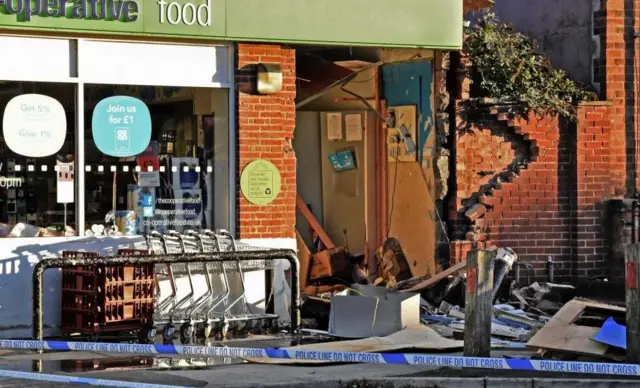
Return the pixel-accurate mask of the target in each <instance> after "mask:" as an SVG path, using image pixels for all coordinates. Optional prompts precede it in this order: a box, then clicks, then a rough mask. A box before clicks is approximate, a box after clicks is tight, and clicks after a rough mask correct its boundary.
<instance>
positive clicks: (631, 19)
mask: <svg viewBox="0 0 640 388" xmlns="http://www.w3.org/2000/svg"><path fill="white" fill-rule="evenodd" d="M593 6H594V15H593V24H594V25H593V30H594V35H595V39H596V42H597V43H598V44H597V46H596V47H598V48H599V52H596V55H595V59H594V63H593V72H594V74H593V78H594V82H595V83H596V84H597V85H599V86H600V91H601V93H600V97H601V99H602V100H607V101H610V102H611V103H612V108H611V109H612V111H611V112H612V115H611V119H612V121H613V127H612V129H611V141H610V149H611V160H610V174H611V177H612V185H613V187H614V189H615V192H616V194H622V195H624V194H626V195H627V196H629V195H633V194H634V192H635V188H636V187H638V183H639V182H640V174H638V173H637V171H638V165H637V163H636V159H637V153H638V144H637V131H636V129H635V128H636V125H637V120H638V119H639V117H638V95H637V90H638V87H637V86H638V85H637V82H636V80H637V79H639V78H638V70H637V68H638V63H639V62H638V61H639V60H640V57H638V55H637V52H638V51H637V50H636V55H634V52H633V49H634V46H635V47H636V48H637V47H638V45H637V42H635V41H634V38H633V35H634V32H635V31H636V30H637V28H638V20H640V0H596V1H594V2H593Z"/></svg>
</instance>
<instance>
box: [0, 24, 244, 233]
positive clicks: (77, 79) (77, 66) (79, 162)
mask: <svg viewBox="0 0 640 388" xmlns="http://www.w3.org/2000/svg"><path fill="white" fill-rule="evenodd" d="M4 37H12V36H11V35H0V39H3V38H4ZM20 37H21V38H25V37H24V36H20ZM29 38H31V37H29ZM32 38H38V39H42V38H43V37H38V36H34V37H32ZM46 39H56V40H61V39H62V40H66V41H69V42H70V46H72V47H75V50H73V49H71V50H70V53H69V55H70V61H71V66H70V72H71V73H72V74H69V76H68V77H50V76H47V75H46V74H44V75H43V76H36V77H32V78H35V79H29V80H26V79H14V78H12V77H11V75H10V74H6V75H3V77H2V80H3V81H22V82H51V83H66V84H75V85H76V91H75V93H76V137H75V153H76V155H75V165H76V171H75V180H76V182H75V184H76V198H75V199H76V203H75V212H76V232H77V236H78V237H83V236H84V235H85V230H86V228H87V225H85V211H86V196H85V141H84V130H85V125H84V122H85V120H84V118H85V115H84V86H85V84H86V83H91V84H96V83H99V82H95V80H91V82H88V81H87V80H85V79H83V77H82V67H81V61H80V60H79V58H80V56H81V53H80V52H81V50H82V45H83V43H84V42H86V41H88V40H92V41H96V40H99V39H78V38H68V37H67V38H64V37H63V38H50V37H46ZM103 41H109V40H103ZM110 41H111V42H113V40H110ZM117 42H120V43H133V41H132V42H127V41H122V40H118V41H117ZM137 43H140V42H137ZM146 43H147V44H157V45H180V44H179V43H168V42H146ZM182 45H184V44H182ZM197 46H220V47H225V48H226V49H227V62H228V63H227V66H228V68H227V69H228V75H227V77H228V78H227V81H228V82H225V83H207V84H202V85H193V84H192V85H171V86H176V87H203V88H216V89H227V90H228V98H229V112H227V114H228V118H229V145H228V147H229V161H228V172H229V182H228V185H229V192H228V198H229V214H228V216H227V218H228V223H229V232H231V234H232V235H233V236H236V203H237V198H236V195H237V192H236V172H237V171H236V168H237V167H236V155H237V154H236V152H237V151H236V141H237V140H236V137H237V134H236V100H235V95H236V89H235V47H234V45H233V44H213V43H210V44H208V45H205V44H198V45H197ZM74 72H75V74H73V73H74ZM5 77H6V78H5ZM111 84H112V83H109V85H111ZM154 86H157V85H154ZM79 107H82V108H81V109H79ZM25 167H26V166H25Z"/></svg>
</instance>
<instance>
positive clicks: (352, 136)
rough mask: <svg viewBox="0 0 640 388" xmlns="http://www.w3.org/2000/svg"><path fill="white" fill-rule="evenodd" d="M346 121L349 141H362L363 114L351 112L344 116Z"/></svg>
mask: <svg viewBox="0 0 640 388" xmlns="http://www.w3.org/2000/svg"><path fill="white" fill-rule="evenodd" d="M344 122H345V123H346V127H347V128H346V132H347V141H362V116H361V115H360V114H359V113H358V114H350V115H345V116H344Z"/></svg>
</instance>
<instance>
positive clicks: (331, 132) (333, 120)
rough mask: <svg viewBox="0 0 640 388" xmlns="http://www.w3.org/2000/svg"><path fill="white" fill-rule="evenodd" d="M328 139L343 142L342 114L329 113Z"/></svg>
mask: <svg viewBox="0 0 640 388" xmlns="http://www.w3.org/2000/svg"><path fill="white" fill-rule="evenodd" d="M327 137H328V138H329V140H342V113H327Z"/></svg>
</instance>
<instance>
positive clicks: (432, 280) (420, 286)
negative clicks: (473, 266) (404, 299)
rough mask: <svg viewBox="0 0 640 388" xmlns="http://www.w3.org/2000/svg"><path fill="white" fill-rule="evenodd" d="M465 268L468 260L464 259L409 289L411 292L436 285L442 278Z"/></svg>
mask: <svg viewBox="0 0 640 388" xmlns="http://www.w3.org/2000/svg"><path fill="white" fill-rule="evenodd" d="M465 268H467V262H466V261H462V262H460V263H458V264H456V265H454V266H453V267H449V268H447V269H446V270H444V271H442V272H440V273H439V274H437V275H434V276H432V277H430V278H429V279H427V280H425V281H423V282H421V283H418V284H416V285H415V286H413V287H411V288H410V289H408V290H407V291H409V292H420V291H422V290H424V289H427V288H429V287H431V286H433V285H435V284H436V283H438V282H440V281H441V280H442V279H444V278H446V277H448V276H449V275H454V274H456V273H457V272H459V271H462V270H464V269H465Z"/></svg>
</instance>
